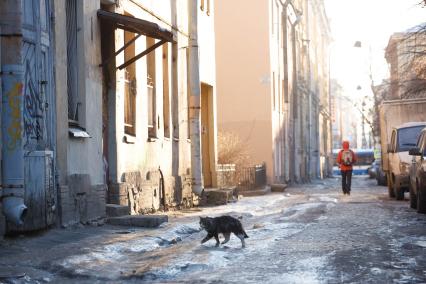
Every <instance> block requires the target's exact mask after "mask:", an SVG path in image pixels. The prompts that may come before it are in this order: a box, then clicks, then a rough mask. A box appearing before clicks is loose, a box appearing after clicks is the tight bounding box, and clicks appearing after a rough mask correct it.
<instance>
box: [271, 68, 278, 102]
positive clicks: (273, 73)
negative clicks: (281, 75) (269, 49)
mask: <svg viewBox="0 0 426 284" xmlns="http://www.w3.org/2000/svg"><path fill="white" fill-rule="evenodd" d="M276 97H277V94H275V72H272V104H273V110H276V109H277V108H276V100H277V99H276Z"/></svg>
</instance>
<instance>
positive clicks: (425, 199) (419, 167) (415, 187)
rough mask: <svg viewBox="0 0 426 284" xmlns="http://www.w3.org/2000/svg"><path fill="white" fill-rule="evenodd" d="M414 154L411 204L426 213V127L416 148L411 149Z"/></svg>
mask: <svg viewBox="0 0 426 284" xmlns="http://www.w3.org/2000/svg"><path fill="white" fill-rule="evenodd" d="M409 154H410V155H412V156H413V160H412V163H411V166H410V184H409V187H410V206H411V208H414V209H417V212H419V213H426V160H425V158H426V128H423V130H422V131H421V132H420V136H419V138H418V139H417V144H416V147H415V148H412V149H410V151H409Z"/></svg>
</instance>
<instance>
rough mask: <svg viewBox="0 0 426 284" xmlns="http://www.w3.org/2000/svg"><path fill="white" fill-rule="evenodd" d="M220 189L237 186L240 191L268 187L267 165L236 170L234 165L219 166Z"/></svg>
mask: <svg viewBox="0 0 426 284" xmlns="http://www.w3.org/2000/svg"><path fill="white" fill-rule="evenodd" d="M217 180H218V186H219V188H226V187H230V186H236V187H237V189H238V190H240V191H244V190H254V189H257V188H261V187H263V186H265V185H266V165H265V164H261V165H255V166H253V167H243V168H236V167H235V165H233V164H219V165H218V168H217Z"/></svg>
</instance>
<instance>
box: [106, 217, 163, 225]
mask: <svg viewBox="0 0 426 284" xmlns="http://www.w3.org/2000/svg"><path fill="white" fill-rule="evenodd" d="M168 220H169V219H168V216H167V215H128V216H120V217H111V218H108V219H107V223H108V224H111V225H117V226H128V227H145V228H156V227H158V226H160V225H161V224H162V223H165V222H168Z"/></svg>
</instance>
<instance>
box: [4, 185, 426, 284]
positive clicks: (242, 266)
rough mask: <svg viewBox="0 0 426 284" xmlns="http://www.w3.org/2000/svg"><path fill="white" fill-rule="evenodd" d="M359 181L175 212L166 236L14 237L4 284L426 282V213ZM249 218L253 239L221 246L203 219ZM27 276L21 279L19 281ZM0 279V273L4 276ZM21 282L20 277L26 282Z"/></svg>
mask: <svg viewBox="0 0 426 284" xmlns="http://www.w3.org/2000/svg"><path fill="white" fill-rule="evenodd" d="M386 194H387V190H386V188H385V187H378V186H376V185H375V183H374V181H373V180H369V179H367V178H366V177H356V178H354V180H353V187H352V194H351V195H350V196H343V195H342V194H341V192H340V190H339V180H338V179H327V180H324V181H318V182H316V183H313V184H309V185H299V186H296V187H292V188H289V189H287V191H286V192H285V193H274V194H269V195H266V196H259V197H247V198H243V199H241V200H240V201H238V202H236V203H233V204H229V205H226V206H218V207H210V208H202V209H201V210H198V209H194V210H188V211H184V212H175V213H170V218H169V223H168V224H166V225H164V226H162V227H161V228H159V229H154V230H141V229H132V228H117V227H110V226H102V227H85V228H80V229H77V230H51V231H49V232H47V233H44V234H41V235H38V236H33V237H24V238H19V239H12V240H6V242H5V243H3V244H2V245H0V266H1V267H3V271H5V270H4V269H9V271H10V273H11V275H12V276H13V273H15V276H16V277H14V278H13V277H12V278H9V279H3V280H1V279H0V283H1V281H3V282H5V283H35V282H39V283H48V282H51V283H56V282H61V283H77V282H78V283H96V282H98V283H105V282H110V283H123V282H124V283H425V282H426V215H421V214H417V213H416V212H415V211H414V210H411V209H410V208H409V205H408V202H407V201H394V200H390V199H389V198H388V197H387V195H386ZM222 214H230V215H232V216H235V217H239V218H241V221H242V223H243V225H244V227H245V229H246V232H247V234H248V235H249V236H250V238H248V239H246V245H247V247H246V248H244V249H242V248H241V243H240V241H239V239H237V238H236V237H235V236H231V241H230V242H228V243H227V244H226V245H225V246H220V247H219V248H216V247H215V246H214V245H215V241H214V240H211V241H209V242H207V243H205V244H203V245H201V244H200V241H201V239H202V238H203V237H204V236H205V235H206V233H205V232H203V231H200V228H199V225H198V220H199V216H218V215H222ZM19 273H20V274H19ZM0 276H1V270H0ZM17 276H21V277H17Z"/></svg>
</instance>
